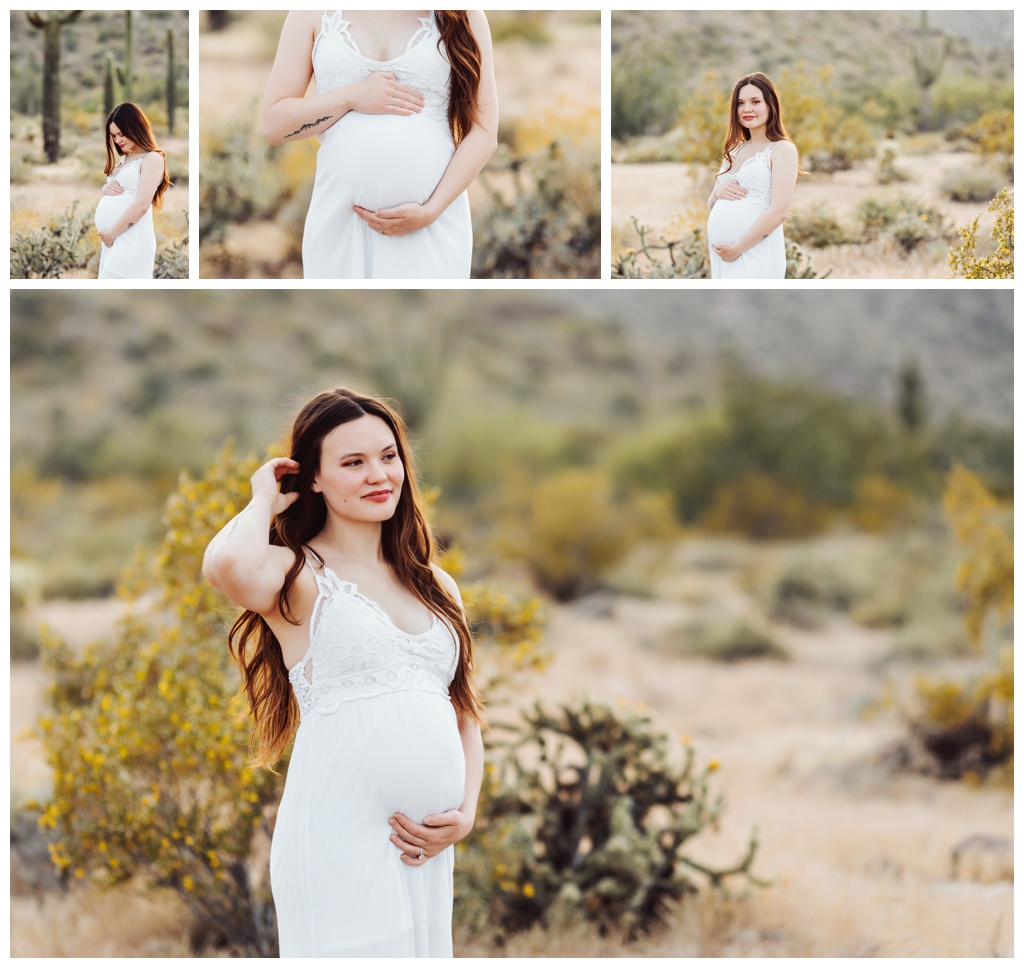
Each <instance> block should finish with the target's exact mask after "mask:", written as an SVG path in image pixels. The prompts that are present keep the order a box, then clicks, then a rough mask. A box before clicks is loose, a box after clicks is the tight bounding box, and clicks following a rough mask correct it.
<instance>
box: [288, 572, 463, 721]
mask: <svg viewBox="0 0 1024 968" xmlns="http://www.w3.org/2000/svg"><path fill="white" fill-rule="evenodd" d="M310 567H311V568H312V569H313V574H314V576H315V577H316V581H317V585H318V587H319V590H320V591H319V595H318V596H317V599H316V602H315V604H314V606H313V614H312V617H311V618H310V633H309V638H310V646H309V651H308V652H307V653H306V655H305V657H304V658H303V660H302V661H301V662H299V663H298V664H297V665H295V666H293V667H292V669H291V670H290V671H289V673H288V678H289V680H290V681H291V684H292V689H293V690H294V691H295V698H296V699H297V700H298V702H299V711H300V712H301V714H302V717H303V718H305V717H306V716H307V715H308V713H309V712H310V710H313V709H315V710H316V711H317V712H319V713H331V712H334V711H335V710H336V709H337V708H338V706H339V705H340V704H341V703H342V702H345V701H346V700H351V699H365V698H369V697H371V696H379V695H381V694H382V693H386V692H398V691H401V690H406V689H413V690H418V691H422V692H433V693H438V694H440V695H443V696H447V695H448V687H449V685H451V681H452V678H453V677H454V675H455V668H456V665H457V662H458V644H457V643H458V640H457V639H456V637H455V634H454V632H453V631H452V629H451V627H450V626H449V625H448V623H447V622H444V621H442V620H441V619H439V618H438V617H437V616H434V620H433V623H432V625H431V627H430V628H429V629H427V631H426V632H423V633H422V634H420V635H410V634H409V633H407V632H403V631H402V630H401V629H399V628H398V627H396V626H395V624H394V622H392V621H391V619H390V618H389V617H388V615H387V613H386V612H385V611H384V610H383V609H382V608H381V607H380V606H379V605H377V604H376V603H375V602H374V601H372V600H371V599H369V598H367V597H366V596H365V595H361V594H360V593H359V590H358V589H357V587H356V585H355V583H353V582H349V581H342V580H341V579H340V578H338V576H337V575H335V574H334V572H333V571H331V569H330V568H327V567H326V566H325V567H324V568H323V570H322V571H320V570H319V568H318V567H314V566H313V565H312V563H310Z"/></svg>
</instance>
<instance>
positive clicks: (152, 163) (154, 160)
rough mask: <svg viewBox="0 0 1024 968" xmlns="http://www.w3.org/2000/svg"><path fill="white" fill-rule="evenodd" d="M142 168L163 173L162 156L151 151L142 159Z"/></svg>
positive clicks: (157, 152)
mask: <svg viewBox="0 0 1024 968" xmlns="http://www.w3.org/2000/svg"><path fill="white" fill-rule="evenodd" d="M142 167H143V168H144V169H146V168H148V169H152V170H153V171H163V167H164V156H163V155H162V154H160V152H159V151H151V152H149V153H148V154H147V155H146V156H145V157H144V158H143V159H142Z"/></svg>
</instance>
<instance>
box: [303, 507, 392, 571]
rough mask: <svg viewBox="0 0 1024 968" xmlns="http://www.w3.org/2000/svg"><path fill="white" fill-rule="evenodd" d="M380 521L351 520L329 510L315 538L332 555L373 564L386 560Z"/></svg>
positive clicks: (321, 547) (322, 548)
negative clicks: (337, 515)
mask: <svg viewBox="0 0 1024 968" xmlns="http://www.w3.org/2000/svg"><path fill="white" fill-rule="evenodd" d="M382 533H383V528H382V526H381V523H380V522H379V521H350V520H345V519H343V518H338V517H335V516H334V515H332V514H330V513H329V512H328V515H327V521H326V523H325V524H324V526H323V528H322V529H321V531H320V533H319V534H318V535H317V536H316V538H315V539H314V540H315V541H316V543H317V545H318V546H319V548H320V549H321V550H322V551H326V552H328V554H329V555H331V557H334V558H345V559H346V560H348V561H359V562H363V563H365V564H367V565H373V564H376V563H379V562H382V561H383V560H384V553H383V548H382V543H381V535H382Z"/></svg>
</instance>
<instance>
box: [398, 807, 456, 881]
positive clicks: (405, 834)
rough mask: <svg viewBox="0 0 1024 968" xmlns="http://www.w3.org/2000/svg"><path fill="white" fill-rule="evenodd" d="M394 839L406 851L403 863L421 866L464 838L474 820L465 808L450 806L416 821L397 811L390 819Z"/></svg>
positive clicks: (403, 855) (403, 854)
mask: <svg viewBox="0 0 1024 968" xmlns="http://www.w3.org/2000/svg"><path fill="white" fill-rule="evenodd" d="M388 823H389V824H391V829H392V831H394V832H393V833H392V834H391V843H393V844H394V845H395V846H396V847H397V848H398V849H399V850H400V851H401V852H402V861H403V863H406V864H408V865H409V866H410V867H421V866H422V865H423V864H425V863H426V862H427V861H428V860H430V858H431V857H436V856H437V855H438V854H440V853H441V851H442V850H445V849H446V848H448V847H451V845H452V844H456V843H458V842H459V841H460V840H462V839H463V838H464V837H465V836H466V835H467V834H468V833H469V832H470V831H471V830H472V829H473V821H472V819H471V818H469V817H467V816H466V815H465V814H464V813H462V811H461V810H446V811H445V812H444V813H432V814H429V815H428V816H426V817H424V818H423V823H413V822H412V821H411V820H410V819H409V818H408V817H406V816H405V815H404V814H401V813H396V814H395V815H394V816H393V817H392V818H391V819H390V820H389V821H388Z"/></svg>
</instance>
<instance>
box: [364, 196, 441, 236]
mask: <svg viewBox="0 0 1024 968" xmlns="http://www.w3.org/2000/svg"><path fill="white" fill-rule="evenodd" d="M352 210H353V211H354V212H355V213H356V215H358V216H359V217H360V218H361V219H362V220H363V221H364V222H366V224H367V225H369V226H370V228H371V229H373V231H374V232H379V233H380V234H381V235H408V234H409V233H410V232H415V231H416V230H417V229H422V228H425V227H426V226H428V225H430V223H431V222H433V221H434V218H435V216H433V215H431V214H430V213H429V212H428V211H427V209H426V207H425V206H423V205H419V204H417V203H416V202H406V203H405V204H403V205H396V206H395V207H394V208H378V209H377V211H376V212H371V211H370V210H369V209H368V208H363V207H362V206H360V205H353V206H352Z"/></svg>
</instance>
